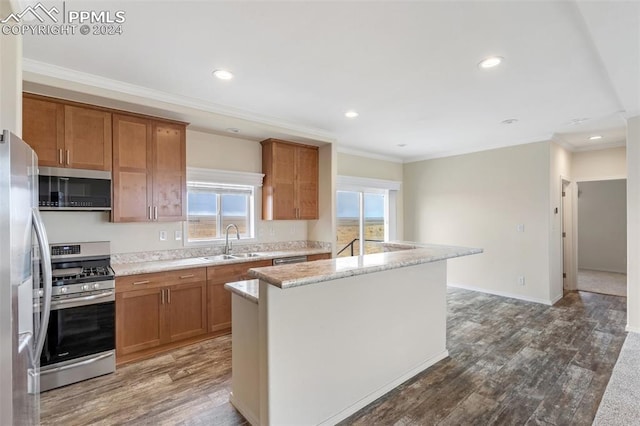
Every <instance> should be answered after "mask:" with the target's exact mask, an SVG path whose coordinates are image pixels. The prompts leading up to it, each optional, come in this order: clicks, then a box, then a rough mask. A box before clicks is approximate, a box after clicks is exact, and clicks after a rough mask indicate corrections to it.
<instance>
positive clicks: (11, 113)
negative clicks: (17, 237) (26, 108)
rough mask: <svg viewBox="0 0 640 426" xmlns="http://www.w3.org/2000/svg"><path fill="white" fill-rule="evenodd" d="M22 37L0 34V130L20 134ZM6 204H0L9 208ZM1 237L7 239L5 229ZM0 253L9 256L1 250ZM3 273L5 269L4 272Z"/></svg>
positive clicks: (0, 355)
mask: <svg viewBox="0 0 640 426" xmlns="http://www.w3.org/2000/svg"><path fill="white" fill-rule="evenodd" d="M9 13H11V8H10V6H9V2H7V1H2V2H0V16H3V17H4V16H7V15H8V14H9ZM21 93H22V38H21V37H16V36H6V35H2V36H0V131H1V130H2V129H8V130H11V131H12V132H13V133H15V134H17V135H18V136H21V135H22V97H21ZM8 207H9V206H2V208H8ZM0 238H2V239H3V240H6V239H7V235H4V230H3V233H2V235H0ZM0 256H8V253H4V252H3V251H2V250H0ZM3 273H4V271H3ZM8 284H9V283H6V282H4V281H3V282H2V283H0V419H2V421H3V422H7V423H8V424H11V423H12V418H13V414H12V401H13V399H12V374H11V373H12V371H11V365H12V355H13V346H12V337H13V329H12V323H11V286H9V285H8Z"/></svg>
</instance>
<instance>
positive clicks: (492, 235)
mask: <svg viewBox="0 0 640 426" xmlns="http://www.w3.org/2000/svg"><path fill="white" fill-rule="evenodd" d="M550 163H551V162H550V143H549V142H539V143H533V144H527V145H519V146H514V147H509V148H501V149H495V150H490V151H484V152H478V153H473V154H467V155H461V156H455V157H448V158H440V159H434V160H427V161H421V162H415V163H407V164H405V165H404V178H403V186H404V200H405V203H404V237H405V239H408V240H416V241H420V242H429V243H436V244H438V243H439V244H452V245H461V246H471V247H480V248H483V249H484V253H483V254H481V255H478V256H472V257H469V258H465V259H464V261H459V260H456V259H452V260H451V261H449V272H448V281H449V283H450V284H458V285H465V286H469V287H475V288H479V289H482V290H484V291H489V292H493V293H497V294H504V295H514V296H517V297H520V298H523V299H528V300H535V301H538V302H544V303H549V302H550V301H551V296H552V295H551V293H550V284H549V282H550V281H549V276H550V269H549V256H550V254H549V241H550V239H549V235H550V231H549V215H550V214H551V213H550V198H549V188H550V175H551V171H550ZM519 224H522V225H524V232H518V231H517V225H519ZM519 276H524V277H525V285H524V286H521V285H519V284H518V277H519Z"/></svg>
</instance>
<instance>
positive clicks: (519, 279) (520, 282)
mask: <svg viewBox="0 0 640 426" xmlns="http://www.w3.org/2000/svg"><path fill="white" fill-rule="evenodd" d="M518 284H520V285H524V277H523V276H520V277H518Z"/></svg>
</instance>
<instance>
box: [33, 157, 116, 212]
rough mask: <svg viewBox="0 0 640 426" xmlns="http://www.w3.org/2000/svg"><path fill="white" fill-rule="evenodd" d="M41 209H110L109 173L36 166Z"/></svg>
mask: <svg viewBox="0 0 640 426" xmlns="http://www.w3.org/2000/svg"><path fill="white" fill-rule="evenodd" d="M38 180H39V206H40V210H111V172H105V171H98V170H83V169H63V168H59V167H39V179H38Z"/></svg>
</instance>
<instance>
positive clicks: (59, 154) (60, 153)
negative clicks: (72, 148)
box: [58, 148, 64, 164]
mask: <svg viewBox="0 0 640 426" xmlns="http://www.w3.org/2000/svg"><path fill="white" fill-rule="evenodd" d="M62 161H63V160H62V148H61V149H59V150H58V163H59V164H64V163H63V162H62Z"/></svg>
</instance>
